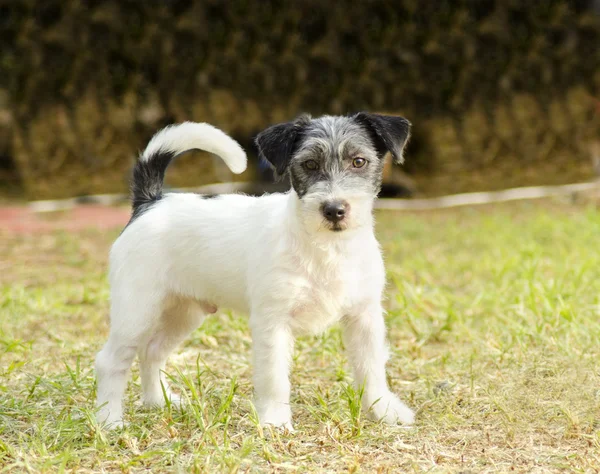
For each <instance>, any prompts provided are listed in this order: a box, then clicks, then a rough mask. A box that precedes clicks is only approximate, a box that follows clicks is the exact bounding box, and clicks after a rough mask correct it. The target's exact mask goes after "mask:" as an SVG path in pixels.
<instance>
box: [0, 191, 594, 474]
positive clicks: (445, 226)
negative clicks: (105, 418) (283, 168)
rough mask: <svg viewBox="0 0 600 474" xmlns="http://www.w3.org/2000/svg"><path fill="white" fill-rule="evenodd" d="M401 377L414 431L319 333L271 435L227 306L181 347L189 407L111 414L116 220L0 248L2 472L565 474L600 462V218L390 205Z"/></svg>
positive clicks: (539, 207) (335, 333) (334, 337)
mask: <svg viewBox="0 0 600 474" xmlns="http://www.w3.org/2000/svg"><path fill="white" fill-rule="evenodd" d="M378 220H379V236H380V240H381V242H382V244H383V247H384V250H385V253H386V256H387V266H388V273H389V280H390V287H389V292H388V296H389V297H388V301H387V305H388V308H389V318H388V325H389V328H390V330H389V337H390V341H391V343H392V346H393V357H392V359H391V361H390V364H389V377H390V383H391V385H392V387H393V389H394V390H395V391H396V392H398V393H399V394H400V395H401V396H402V398H404V399H405V400H407V401H408V403H409V404H410V405H412V406H414V407H417V408H418V409H419V412H418V418H417V420H418V421H417V424H416V426H415V427H414V428H411V429H403V428H401V427H393V428H392V427H387V426H382V425H379V424H375V423H371V422H367V421H364V420H363V419H362V418H360V415H358V414H357V410H356V409H357V400H356V395H355V394H354V392H353V391H352V390H351V389H350V388H349V387H350V385H349V383H350V377H349V370H348V367H347V365H346V361H345V358H344V355H343V351H342V350H341V340H340V333H339V330H338V329H337V328H333V329H331V330H330V331H328V332H326V333H325V334H323V335H321V336H318V337H304V338H301V339H300V341H299V344H298V349H297V351H296V360H295V368H294V371H293V385H294V393H293V404H294V419H295V426H296V429H297V432H296V433H295V434H293V435H284V434H280V433H278V432H275V433H263V432H262V431H261V430H260V429H259V428H258V427H257V425H256V417H255V415H254V412H253V410H252V407H251V404H250V402H249V400H250V396H251V390H252V388H251V385H250V370H251V369H250V366H249V353H250V345H251V341H250V338H249V331H248V328H247V322H246V319H245V318H244V317H240V316H238V315H230V314H220V315H218V316H215V317H214V318H212V319H209V320H208V321H207V323H206V324H205V326H204V327H202V328H201V329H199V330H197V331H196V332H195V333H194V335H193V337H192V338H191V339H190V340H188V341H187V342H186V343H185V344H184V346H183V347H181V349H180V350H179V351H178V353H177V354H176V355H175V356H174V357H173V358H172V360H171V363H170V366H169V374H170V375H171V377H172V379H173V383H174V385H175V386H176V387H177V388H178V389H179V390H180V391H181V392H183V393H184V394H185V396H186V397H187V398H188V399H189V401H190V403H189V405H188V407H187V408H186V409H185V410H184V411H178V410H175V409H174V408H173V409H171V408H167V409H165V410H143V409H142V408H141V407H140V406H139V395H140V389H139V378H138V375H137V372H135V371H134V377H133V382H132V384H131V385H132V386H131V387H130V390H128V392H127V400H126V405H127V410H128V416H129V419H130V421H131V424H130V426H129V427H128V428H127V430H126V431H124V432H121V433H108V434H107V433H103V432H101V431H99V430H98V429H97V426H96V424H95V422H94V418H93V413H94V408H93V399H94V396H95V393H94V374H93V371H92V362H93V358H94V354H95V352H96V351H97V350H98V349H99V348H100V346H101V344H102V343H103V341H104V339H105V337H106V333H107V323H106V316H107V307H108V306H107V300H108V288H107V284H106V281H105V271H106V266H105V261H106V254H107V250H108V247H109V245H110V242H111V241H112V239H113V238H114V237H115V236H116V235H117V233H118V232H110V233H99V232H87V233H82V234H78V235H68V234H60V233H54V234H48V235H34V236H29V237H22V236H21V237H16V236H8V235H4V236H3V237H2V241H1V243H0V311H1V314H2V316H1V317H2V323H1V326H0V371H1V372H0V373H1V375H0V472H11V473H12V472H64V471H67V472H111V471H116V472H141V471H151V472H288V471H290V472H406V471H417V472H421V471H433V472H505V471H513V470H514V471H518V472H547V471H559V470H563V469H566V470H569V471H582V472H583V471H597V470H600V431H599V430H600V423H599V421H598V420H600V369H598V362H597V361H598V360H599V357H600V342H599V335H600V318H599V316H600V256H599V252H598V237H599V235H600V213H599V212H598V211H597V210H595V209H593V208H592V207H585V206H579V207H575V206H573V205H570V204H561V203H557V202H552V203H548V202H546V203H535V204H533V203H512V204H505V205H500V206H493V207H492V206H489V207H482V208H477V209H461V210H452V211H444V212H430V213H421V214H416V213H415V214H410V213H381V214H380V215H379V216H378Z"/></svg>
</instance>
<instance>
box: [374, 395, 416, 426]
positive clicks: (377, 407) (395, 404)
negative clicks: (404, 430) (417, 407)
mask: <svg viewBox="0 0 600 474" xmlns="http://www.w3.org/2000/svg"><path fill="white" fill-rule="evenodd" d="M368 414H369V417H370V418H371V419H373V420H375V421H383V422H385V423H387V424H389V425H394V424H396V423H402V424H404V425H412V424H413V423H414V422H415V413H414V412H413V411H412V410H411V409H410V408H408V407H407V406H406V405H405V404H404V403H402V402H401V401H400V399H399V398H398V397H397V396H396V395H394V394H393V393H388V394H385V395H383V396H382V397H381V398H379V400H377V401H376V402H375V403H373V404H372V405H371V407H370V409H369V413H368Z"/></svg>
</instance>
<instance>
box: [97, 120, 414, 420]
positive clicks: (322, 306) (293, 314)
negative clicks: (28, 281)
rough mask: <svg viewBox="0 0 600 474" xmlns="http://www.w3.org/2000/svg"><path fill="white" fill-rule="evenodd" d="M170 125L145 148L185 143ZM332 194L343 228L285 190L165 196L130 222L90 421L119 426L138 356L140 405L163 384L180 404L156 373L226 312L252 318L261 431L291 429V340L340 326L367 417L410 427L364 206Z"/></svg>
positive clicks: (156, 400) (115, 274) (120, 247)
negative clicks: (341, 204) (345, 213)
mask: <svg viewBox="0 0 600 474" xmlns="http://www.w3.org/2000/svg"><path fill="white" fill-rule="evenodd" d="M169 130H170V131H168V132H163V133H164V135H163V134H159V135H157V136H156V137H155V138H154V139H153V140H152V141H151V142H150V144H149V145H148V148H151V147H154V149H158V148H162V147H164V146H169V147H170V148H171V149H177V150H178V149H187V148H190V141H189V140H188V141H187V142H185V144H183V142H182V143H178V142H176V141H174V140H175V139H176V137H180V138H181V137H183V135H179V132H176V133H174V130H177V129H169ZM161 137H163V138H164V137H168V138H169V140H170V141H168V142H161ZM221 138H222V137H221ZM194 143H195V146H194V148H196V147H198V146H199V144H198V142H197V141H196V142H194ZM221 143H223V142H221ZM202 147H203V148H209V145H207V144H206V143H203V144H202ZM151 149H152V148H151ZM211 149H212V150H216V149H217V147H215V146H212V145H211ZM220 150H223V148H220ZM147 153H148V150H146V152H145V154H147ZM227 153H230V151H228V152H227ZM227 153H223V154H222V153H221V152H219V153H218V154H220V155H221V156H224V157H225V156H226V155H227ZM233 168H235V169H240V167H237V168H236V167H235V166H234V167H233ZM233 168H232V169H233ZM340 192H341V191H339V190H336V189H327V190H323V193H322V196H323V198H325V197H327V198H331V197H341V198H344V199H346V200H347V201H348V202H350V204H351V206H353V208H352V209H353V210H354V211H353V212H351V215H350V217H351V219H350V222H349V224H348V226H347V228H346V230H344V231H343V232H333V231H331V230H329V229H328V228H325V227H323V226H322V225H321V224H320V220H319V219H317V218H316V214H315V213H317V212H318V210H317V207H318V197H315V195H312V196H311V197H310V199H311V201H309V202H308V203H307V202H302V200H301V199H299V198H298V196H297V195H296V194H295V192H294V191H290V192H289V193H287V194H273V195H266V196H263V197H260V198H254V197H248V196H242V195H225V196H220V197H218V198H216V199H202V198H201V197H199V196H197V195H194V194H169V195H166V196H165V197H164V198H163V199H162V200H160V201H158V202H157V203H156V204H154V205H153V206H152V207H151V208H150V209H148V210H147V211H145V212H144V213H142V214H141V215H140V216H139V217H138V218H137V219H135V220H134V221H133V222H132V223H131V224H130V225H129V226H128V227H127V228H126V229H125V230H124V232H123V233H122V234H121V236H120V237H119V238H118V239H117V241H116V242H115V244H114V245H113V247H112V250H111V253H110V284H111V289H112V290H111V296H112V301H111V332H110V337H109V340H108V342H107V343H106V345H105V346H104V348H103V349H102V350H101V351H100V352H99V354H98V356H97V359H96V368H97V376H98V405H99V407H100V409H99V414H98V418H99V421H100V422H106V423H108V424H109V425H112V426H118V425H120V424H122V420H123V413H122V403H121V398H122V396H123V392H124V389H125V386H126V382H127V377H128V371H129V367H130V365H131V363H132V361H133V359H134V357H135V355H136V354H138V355H139V358H140V364H141V377H142V386H143V392H144V401H145V403H147V404H151V405H160V404H162V403H163V402H164V396H163V392H162V388H161V383H162V384H164V387H165V389H167V395H168V396H169V397H171V399H172V400H173V401H177V399H176V396H175V395H173V394H171V393H170V392H169V391H168V387H167V385H166V381H165V380H164V378H162V373H161V372H162V370H163V369H164V365H165V361H166V359H167V357H168V355H169V353H170V352H171V351H173V350H174V349H175V348H176V347H177V345H178V344H179V343H180V342H181V341H182V340H183V339H184V338H185V337H186V336H187V335H188V334H189V333H190V332H191V331H193V330H194V329H195V328H196V327H198V326H199V325H200V324H201V322H202V320H203V319H204V318H205V317H206V316H207V314H210V313H214V312H215V311H217V308H218V307H223V308H231V309H234V310H235V311H237V312H239V313H246V314H249V315H250V327H251V331H252V338H253V359H254V369H255V371H254V387H255V405H256V408H257V412H258V415H259V418H260V421H261V423H262V424H265V425H266V424H269V425H274V426H278V427H285V428H288V429H290V430H291V429H292V414H291V410H290V405H289V400H290V390H291V387H290V383H289V370H290V365H291V360H292V353H293V347H294V336H295V335H297V334H303V333H318V332H320V331H323V330H324V329H326V328H327V327H328V326H329V325H331V324H332V323H335V322H338V321H339V322H341V323H342V326H343V333H344V339H345V342H346V347H347V349H348V357H349V360H350V363H351V365H352V367H353V371H354V376H355V381H356V384H357V386H361V385H363V384H364V398H363V408H364V409H365V410H366V411H368V413H369V414H370V416H372V417H373V418H374V419H381V420H384V421H386V422H388V423H396V422H398V421H400V422H403V423H407V424H410V423H412V422H413V419H414V415H413V413H412V411H411V410H410V409H409V408H408V407H407V406H406V405H404V404H403V403H402V402H401V401H400V400H399V399H398V398H397V397H396V395H394V394H393V393H392V392H391V391H390V390H389V388H388V385H387V382H386V375H385V364H386V360H387V357H388V352H387V348H386V341H385V324H384V318H383V309H382V307H381V298H382V292H383V289H384V285H385V272H384V266H383V260H382V256H381V252H380V249H379V245H378V243H377V240H376V239H375V235H374V232H373V223H372V217H371V210H372V206H373V202H372V199H367V198H366V197H365V196H361V195H359V196H358V198H357V199H356V200H354V201H353V198H352V196H348V195H346V196H339V193H340ZM307 215H308V216H311V217H307ZM321 220H322V219H321Z"/></svg>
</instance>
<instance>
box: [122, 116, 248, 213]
mask: <svg viewBox="0 0 600 474" xmlns="http://www.w3.org/2000/svg"><path fill="white" fill-rule="evenodd" d="M190 150H205V151H209V152H211V153H214V154H215V155H218V156H220V157H221V158H222V159H223V161H224V162H225V164H226V165H227V166H228V167H229V169H230V170H231V171H232V172H234V173H236V174H239V173H242V172H243V171H244V170H245V169H246V162H247V160H246V153H245V152H244V150H243V149H242V147H241V146H240V145H239V144H238V142H236V141H235V140H234V139H233V138H231V137H230V136H229V135H227V134H226V133H225V132H222V131H221V130H219V129H218V128H215V127H213V126H212V125H209V124H207V123H195V122H184V123H181V124H179V125H171V126H169V127H166V128H163V129H162V130H161V131H160V132H158V133H157V134H156V135H154V136H153V137H152V140H150V142H149V143H148V146H146V149H145V150H144V152H143V153H142V154H141V155H140V157H139V158H138V160H137V163H136V164H135V167H134V168H133V178H132V181H131V192H132V200H133V211H134V212H135V211H136V209H138V208H139V207H140V206H141V205H143V204H148V203H150V202H152V201H156V200H158V199H160V198H161V197H162V188H163V181H164V178H165V171H166V169H167V166H169V163H171V160H173V158H175V157H176V156H178V155H181V154H182V153H185V152H186V151H190Z"/></svg>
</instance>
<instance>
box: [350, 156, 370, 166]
mask: <svg viewBox="0 0 600 474" xmlns="http://www.w3.org/2000/svg"><path fill="white" fill-rule="evenodd" d="M366 164H367V160H365V159H364V158H354V159H353V160H352V166H353V167H354V168H362V167H363V166H365V165H366Z"/></svg>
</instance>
